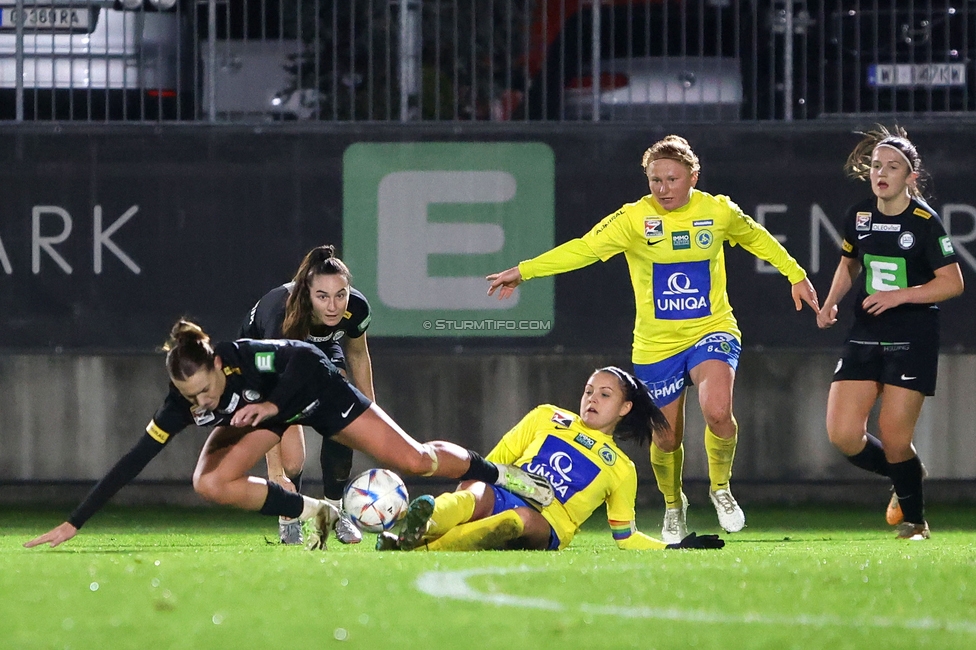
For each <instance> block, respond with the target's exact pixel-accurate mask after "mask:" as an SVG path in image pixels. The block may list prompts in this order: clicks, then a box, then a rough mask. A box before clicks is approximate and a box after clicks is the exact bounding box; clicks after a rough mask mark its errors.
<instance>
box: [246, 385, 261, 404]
mask: <svg viewBox="0 0 976 650" xmlns="http://www.w3.org/2000/svg"><path fill="white" fill-rule="evenodd" d="M260 399H261V393H259V392H258V391H256V390H254V389H253V388H248V389H247V390H246V391H244V401H245V402H257V401H258V400H260Z"/></svg>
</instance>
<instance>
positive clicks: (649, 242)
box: [647, 239, 664, 246]
mask: <svg viewBox="0 0 976 650" xmlns="http://www.w3.org/2000/svg"><path fill="white" fill-rule="evenodd" d="M663 241H664V240H663V239H658V240H656V241H651V240H647V245H648V246H656V245H657V244H660V243H661V242H663Z"/></svg>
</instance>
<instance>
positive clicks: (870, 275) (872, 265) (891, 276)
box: [864, 255, 908, 294]
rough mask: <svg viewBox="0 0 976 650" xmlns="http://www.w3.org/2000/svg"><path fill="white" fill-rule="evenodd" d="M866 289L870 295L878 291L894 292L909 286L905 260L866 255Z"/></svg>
mask: <svg viewBox="0 0 976 650" xmlns="http://www.w3.org/2000/svg"><path fill="white" fill-rule="evenodd" d="M864 271H865V283H866V286H865V288H866V289H867V292H868V294H872V293H876V292H878V291H894V290H895V289H904V288H905V287H907V286H908V273H907V271H906V269H905V258H903V257H885V256H883V255H865V256H864Z"/></svg>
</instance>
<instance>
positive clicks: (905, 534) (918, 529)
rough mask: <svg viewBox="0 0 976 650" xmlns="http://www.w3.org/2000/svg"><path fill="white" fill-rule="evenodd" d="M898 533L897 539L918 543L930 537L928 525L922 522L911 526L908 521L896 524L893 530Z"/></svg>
mask: <svg viewBox="0 0 976 650" xmlns="http://www.w3.org/2000/svg"><path fill="white" fill-rule="evenodd" d="M895 530H897V531H898V539H908V540H911V541H913V542H920V541H922V540H923V539H928V538H929V537H931V533H929V525H928V523H927V522H924V521H923V522H922V523H920V524H913V523H912V522H910V521H903V522H901V523H900V524H898V527H897V528H895Z"/></svg>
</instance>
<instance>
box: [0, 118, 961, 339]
mask: <svg viewBox="0 0 976 650" xmlns="http://www.w3.org/2000/svg"><path fill="white" fill-rule="evenodd" d="M870 126H871V124H869V123H865V124H862V125H827V126H819V127H809V126H808V127H805V128H791V129H787V128H784V127H783V126H782V125H775V126H770V127H764V126H763V125H758V124H750V125H743V126H741V127H736V128H732V127H729V126H721V127H718V126H713V127H708V126H701V125H696V126H694V127H688V128H680V127H675V128H673V129H670V128H669V129H663V128H660V127H647V128H637V127H629V128H628V127H621V126H619V125H598V126H595V125H586V126H579V125H575V126H572V127H570V126H566V127H560V126H553V127H550V128H546V127H538V128H533V129H531V130H519V131H513V130H511V129H504V130H503V129H495V128H487V127H484V126H483V127H480V128H475V127H470V128H465V127H463V126H457V127H434V126H429V127H428V126H423V127H419V126H418V127H416V128H409V129H404V128H396V127H390V126H372V125H370V126H361V127H356V128H348V129H336V130H333V131H329V132H323V131H321V130H316V131H303V130H299V129H296V130H288V129H286V128H282V129H277V128H276V129H266V130H265V129H253V128H252V129H243V128H221V129H205V128H187V129H179V128H175V129H153V128H148V127H147V128H126V129H121V130H120V129H112V128H110V127H106V128H105V129H104V130H100V129H92V128H88V129H86V130H82V129H81V128H79V127H73V128H69V127H58V129H55V130H47V131H45V130H43V129H40V128H39V127H35V128H34V129H33V130H30V131H7V132H4V133H3V134H0V145H2V151H3V153H2V154H0V155H2V156H3V157H4V161H3V162H4V164H3V166H2V169H0V179H2V182H3V187H4V188H5V197H4V201H3V204H2V207H0V350H5V351H8V352H14V351H23V352H32V353H37V352H60V351H73V352H123V353H133V352H148V351H151V350H153V349H154V348H155V347H156V346H158V345H159V343H160V342H161V340H162V338H163V337H164V335H165V333H166V331H167V330H168V328H169V326H170V324H171V323H172V322H173V321H174V320H175V319H176V318H177V317H178V316H181V315H184V314H186V315H189V316H191V317H194V318H196V319H198V320H199V321H200V322H201V323H202V324H204V325H205V326H206V327H207V328H209V329H210V330H211V331H212V332H213V333H214V334H215V335H216V336H219V337H229V336H233V335H234V334H235V333H236V330H237V327H238V325H239V323H240V321H241V319H242V318H243V317H244V315H245V313H246V312H247V310H248V309H249V308H250V306H251V305H252V304H253V303H254V301H255V300H256V299H257V298H258V297H260V296H261V295H262V294H263V293H264V292H265V291H267V290H268V289H270V288H271V287H273V286H275V285H276V284H278V283H281V282H284V281H286V280H287V279H288V278H289V275H290V274H291V273H292V272H293V270H294V268H295V267H296V266H297V264H298V262H299V260H300V259H301V257H302V255H303V253H304V252H305V251H306V250H308V249H309V248H311V247H312V246H315V245H318V244H321V243H326V242H332V243H336V244H339V246H340V251H341V254H342V256H343V257H344V258H345V259H346V260H347V261H348V262H349V263H350V266H351V268H352V271H353V273H354V275H355V278H354V283H355V285H356V286H357V287H358V288H359V289H361V290H362V291H363V292H364V293H365V294H366V295H367V297H368V298H369V299H370V301H371V303H372V305H373V308H374V314H375V317H374V324H373V326H372V329H371V334H372V335H373V338H374V339H375V340H377V341H382V343H381V344H382V345H384V346H388V347H389V348H391V349H397V350H399V349H418V348H419V349H426V350H433V351H451V350H453V349H454V348H455V347H456V346H457V345H463V346H465V347H466V348H467V349H472V350H497V349H499V348H500V347H504V348H507V349H517V350H523V351H534V352H546V351H557V350H558V351H570V352H577V353H593V352H606V351H616V350H619V349H621V348H626V346H627V345H628V342H629V340H630V334H631V328H632V317H633V297H632V291H631V288H630V285H629V279H628V276H627V273H626V269H625V263H624V261H623V259H622V256H618V258H616V259H613V260H611V261H610V262H608V263H607V264H597V265H594V266H593V267H590V268H588V269H585V270H583V271H579V272H575V273H572V274H567V275H565V276H560V277H559V278H558V279H556V280H555V281H554V280H551V279H544V280H536V281H534V282H531V283H528V284H526V285H524V287H523V288H522V289H521V290H520V291H521V293H522V295H521V296H520V299H519V300H518V301H506V302H503V303H499V302H498V301H495V300H489V299H488V298H487V297H485V296H484V286H485V284H484V281H483V276H484V275H485V274H486V273H489V272H492V271H496V270H501V269H503V268H507V267H509V266H511V265H513V264H514V263H516V262H518V261H519V260H521V259H525V258H527V257H530V256H533V255H535V254H537V253H540V252H542V251H544V250H546V249H547V248H549V247H551V246H552V245H553V244H556V243H561V242H563V241H566V240H567V239H571V238H573V237H577V236H579V235H581V234H583V233H584V232H586V231H587V230H588V229H589V228H590V227H592V226H593V224H595V223H596V222H597V221H598V220H599V219H601V218H602V217H604V216H606V215H607V214H610V213H612V212H613V211H615V210H616V209H617V208H618V207H619V206H620V205H621V204H623V203H625V202H629V201H633V200H636V199H638V198H639V197H641V196H642V195H644V194H646V193H647V186H646V183H645V181H644V179H643V176H642V173H641V169H640V165H639V163H640V156H641V154H642V152H643V151H644V149H645V148H646V147H647V146H648V145H649V144H651V143H652V142H653V141H655V140H656V139H658V138H660V137H661V136H663V135H665V134H667V133H668V132H670V131H676V132H678V133H681V134H683V135H685V136H687V137H688V139H689V140H690V141H691V144H692V145H693V146H694V147H695V149H696V151H697V152H698V153H699V155H700V157H701V160H702V165H703V169H702V174H701V181H700V183H699V188H700V189H703V190H705V191H708V192H712V193H723V194H728V195H729V196H731V197H732V199H733V200H735V201H736V202H737V203H738V204H739V205H740V206H741V207H742V208H743V209H744V210H745V211H746V212H747V213H749V214H751V215H753V216H754V217H756V218H757V219H758V220H760V221H763V222H764V223H765V225H766V226H767V227H768V228H769V230H770V231H771V232H772V233H774V234H775V235H777V236H778V237H779V238H780V239H781V241H783V242H784V244H785V245H786V246H787V247H788V249H789V250H790V251H791V253H792V254H793V255H794V256H795V257H796V258H797V260H798V261H799V262H800V263H801V264H802V265H803V266H804V267H805V268H806V269H807V270H808V271H809V272H810V276H811V279H812V280H813V282H814V284H815V285H816V286H817V287H818V289H819V290H820V291H821V292H823V291H826V289H827V287H828V286H829V283H830V278H831V275H832V273H833V269H834V267H835V266H836V263H837V258H838V251H839V243H838V240H837V237H838V235H837V233H838V231H839V229H840V226H839V224H840V220H841V218H842V216H843V212H844V210H845V208H846V207H847V206H848V205H849V204H850V203H852V202H853V201H855V200H857V199H860V198H862V197H864V196H865V195H866V194H867V188H866V187H865V186H864V185H863V184H858V183H855V182H852V181H848V180H846V179H845V178H844V176H843V172H842V169H841V167H842V163H843V161H844V159H845V157H846V155H847V153H848V151H849V149H850V148H851V146H852V145H853V143H854V142H855V141H856V136H854V135H853V134H852V131H853V130H854V128H856V127H860V128H867V127H870ZM939 127H940V128H938V129H937V128H935V127H926V126H918V127H915V128H913V129H912V135H913V137H914V138H915V140H916V141H917V142H918V144H919V147H920V149H921V151H922V153H923V155H924V160H925V162H926V163H927V165H928V167H929V169H930V170H931V171H932V174H933V176H934V178H935V183H934V185H933V194H934V196H933V200H932V203H933V207H935V209H936V210H938V211H940V212H941V213H942V215H943V217H944V220H945V221H946V225H947V226H948V227H949V229H950V232H951V233H952V235H953V238H954V242H955V244H956V247H957V250H958V251H959V252H960V254H961V256H962V261H963V268H964V272H965V274H966V276H967V279H970V280H971V279H972V278H973V272H974V269H976V258H974V257H973V252H976V246H973V244H972V240H974V239H976V195H974V193H973V192H972V181H971V174H970V166H969V165H968V164H967V162H968V158H969V156H970V152H971V151H972V150H973V149H974V147H976V132H974V130H973V129H972V128H966V127H964V126H959V127H956V128H953V127H946V126H945V125H939ZM970 247H972V251H973V252H971V250H970ZM727 261H728V267H729V278H730V294H731V299H732V304H733V306H734V307H735V309H736V313H737V316H738V318H739V321H740V324H741V326H742V330H743V332H744V345H745V346H746V347H747V348H748V347H750V346H753V347H755V346H762V347H763V348H767V349H768V348H777V349H821V350H829V349H834V348H835V347H836V345H837V343H838V342H839V340H840V338H841V336H842V334H843V332H842V328H837V329H836V330H835V331H830V332H828V333H823V332H819V331H818V330H817V329H816V327H815V324H814V322H813V319H811V318H808V317H807V315H806V314H803V315H796V314H795V313H794V312H793V306H792V303H791V301H790V300H789V294H788V293H787V286H786V285H785V280H784V279H783V278H782V277H780V276H779V275H778V274H777V273H775V270H774V269H771V268H769V267H768V266H766V265H761V264H757V262H756V260H755V258H753V257H752V256H751V255H749V254H748V253H745V252H744V251H742V250H740V249H738V248H733V249H730V248H728V247H727ZM770 271H773V272H772V273H770ZM974 307H976V293H974V292H968V293H967V294H965V295H964V296H962V297H961V298H959V299H956V300H954V301H952V302H950V303H948V304H947V305H946V306H945V318H944V330H943V340H944V349H945V350H950V351H964V350H972V349H973V348H974V347H976V344H974V338H973V336H972V334H971V328H970V324H969V323H970V321H971V318H969V317H968V315H970V314H973V313H976V309H974Z"/></svg>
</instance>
